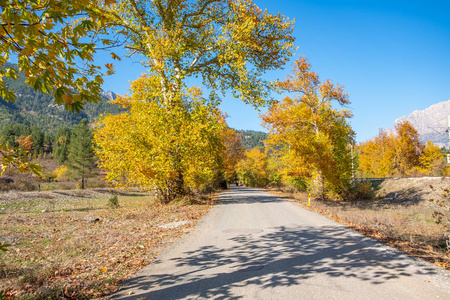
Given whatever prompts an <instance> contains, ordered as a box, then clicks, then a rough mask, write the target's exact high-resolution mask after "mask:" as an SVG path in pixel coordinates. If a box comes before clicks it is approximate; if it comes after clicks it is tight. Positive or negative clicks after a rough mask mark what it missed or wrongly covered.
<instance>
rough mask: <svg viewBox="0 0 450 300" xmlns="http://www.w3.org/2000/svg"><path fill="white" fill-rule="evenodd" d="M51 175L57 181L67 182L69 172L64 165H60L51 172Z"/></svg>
mask: <svg viewBox="0 0 450 300" xmlns="http://www.w3.org/2000/svg"><path fill="white" fill-rule="evenodd" d="M53 174H54V176H55V178H56V180H58V181H67V180H69V177H70V171H69V169H68V168H67V167H66V166H65V165H61V166H60V167H59V168H58V169H56V170H55V171H53Z"/></svg>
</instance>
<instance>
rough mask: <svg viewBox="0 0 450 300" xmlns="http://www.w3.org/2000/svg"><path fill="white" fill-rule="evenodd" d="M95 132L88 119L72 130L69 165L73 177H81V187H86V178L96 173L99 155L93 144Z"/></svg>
mask: <svg viewBox="0 0 450 300" xmlns="http://www.w3.org/2000/svg"><path fill="white" fill-rule="evenodd" d="M92 141H93V134H92V131H91V129H90V128H89V126H88V124H87V122H86V120H84V119H83V120H82V121H81V122H80V124H78V125H77V126H76V127H75V128H74V129H73V131H72V135H71V139H70V144H69V156H68V161H67V167H68V168H69V169H70V171H71V172H72V174H73V177H75V178H79V179H81V188H82V189H84V183H85V180H86V178H89V177H92V176H94V175H95V174H96V172H95V168H96V167H97V163H96V162H97V157H96V156H95V154H94V149H93V147H92V146H93V145H92Z"/></svg>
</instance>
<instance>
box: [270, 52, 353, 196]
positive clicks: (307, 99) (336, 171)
mask: <svg viewBox="0 0 450 300" xmlns="http://www.w3.org/2000/svg"><path fill="white" fill-rule="evenodd" d="M275 85H276V87H277V88H278V90H279V91H281V92H289V93H291V94H292V95H293V96H292V97H289V96H287V97H285V98H284V99H283V100H281V101H279V102H278V103H275V104H274V105H272V106H271V107H270V108H269V110H268V111H267V113H266V114H264V115H263V116H262V120H263V124H264V125H265V126H266V127H267V128H268V129H269V133H270V135H269V141H268V143H269V145H271V146H276V147H275V148H277V147H278V151H281V152H282V153H281V156H283V159H282V160H283V161H284V166H283V167H284V168H285V174H287V175H288V176H295V177H297V178H300V177H306V178H310V179H313V180H312V182H313V183H314V185H311V186H310V187H311V188H313V186H314V187H315V188H314V192H315V193H316V194H317V195H319V196H322V197H323V196H324V194H325V192H326V191H327V190H328V191H333V192H338V193H340V192H343V191H344V190H345V189H347V188H348V186H349V182H350V178H351V173H352V170H351V148H350V145H351V144H352V143H353V136H354V132H353V130H352V129H351V127H350V125H349V123H348V122H347V119H348V118H349V117H351V112H350V111H349V110H347V109H338V108H335V107H334V106H333V105H335V104H337V105H339V106H345V105H347V104H349V103H350V102H349V100H348V95H347V93H345V92H344V89H343V87H342V86H339V85H336V84H333V83H332V82H331V81H330V80H326V81H323V82H322V81H320V80H319V75H318V74H317V73H315V72H313V71H311V65H310V63H309V62H308V61H307V60H306V59H305V58H302V59H299V60H297V61H296V62H295V63H294V69H293V74H292V75H289V76H288V77H287V78H286V80H284V81H278V82H276V84H275ZM280 147H281V148H280Z"/></svg>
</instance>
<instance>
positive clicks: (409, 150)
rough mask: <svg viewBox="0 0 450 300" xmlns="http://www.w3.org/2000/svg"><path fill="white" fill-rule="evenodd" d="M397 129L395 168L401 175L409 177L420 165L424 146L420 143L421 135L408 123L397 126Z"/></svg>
mask: <svg viewBox="0 0 450 300" xmlns="http://www.w3.org/2000/svg"><path fill="white" fill-rule="evenodd" d="M395 129H396V131H397V142H396V144H395V150H396V160H395V167H396V169H397V171H398V172H399V173H400V175H407V174H408V172H409V171H410V170H412V169H413V167H415V166H418V165H419V157H420V155H421V153H422V149H423V145H422V144H421V143H420V141H419V133H418V132H417V130H416V129H415V128H414V126H412V125H411V123H409V122H408V121H404V122H401V123H399V124H397V126H396V127H395Z"/></svg>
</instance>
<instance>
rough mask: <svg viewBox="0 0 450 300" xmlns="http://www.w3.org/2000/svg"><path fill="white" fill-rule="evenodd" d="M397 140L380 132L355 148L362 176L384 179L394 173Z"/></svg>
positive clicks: (391, 135) (384, 132)
mask: <svg viewBox="0 0 450 300" xmlns="http://www.w3.org/2000/svg"><path fill="white" fill-rule="evenodd" d="M396 143H397V138H396V137H395V136H394V135H393V134H388V133H387V132H386V131H383V130H380V132H379V134H378V135H377V136H376V137H375V138H374V139H372V140H368V141H366V142H364V143H361V144H360V145H358V146H357V151H358V153H359V165H360V168H361V172H362V174H363V175H364V176H368V177H376V178H384V177H386V176H391V175H393V174H394V172H395V160H396V148H395V145H396Z"/></svg>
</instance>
